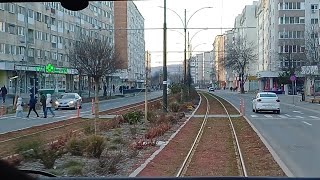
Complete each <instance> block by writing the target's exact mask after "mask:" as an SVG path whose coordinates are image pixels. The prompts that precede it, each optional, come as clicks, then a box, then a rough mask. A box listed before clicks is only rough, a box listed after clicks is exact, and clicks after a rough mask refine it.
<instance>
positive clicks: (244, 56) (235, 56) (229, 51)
mask: <svg viewBox="0 0 320 180" xmlns="http://www.w3.org/2000/svg"><path fill="white" fill-rule="evenodd" d="M225 49H226V51H225V58H224V60H223V61H221V63H222V64H223V65H224V66H225V67H226V68H229V69H233V70H235V71H236V72H237V73H238V74H239V77H240V78H241V79H240V90H241V91H240V92H241V93H244V83H245V81H246V77H247V73H248V72H247V71H248V69H249V65H250V64H251V63H255V61H256V60H257V59H258V54H257V53H256V52H255V47H254V44H253V42H247V40H246V38H241V37H239V38H237V39H235V41H234V42H233V43H228V44H226V47H225Z"/></svg>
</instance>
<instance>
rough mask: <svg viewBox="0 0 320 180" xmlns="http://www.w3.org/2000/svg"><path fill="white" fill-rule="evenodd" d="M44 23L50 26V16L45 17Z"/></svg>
mask: <svg viewBox="0 0 320 180" xmlns="http://www.w3.org/2000/svg"><path fill="white" fill-rule="evenodd" d="M44 22H45V23H46V24H49V16H47V15H44Z"/></svg>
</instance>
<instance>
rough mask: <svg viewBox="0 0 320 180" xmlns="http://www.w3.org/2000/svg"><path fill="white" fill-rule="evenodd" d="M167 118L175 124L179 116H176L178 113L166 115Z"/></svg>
mask: <svg viewBox="0 0 320 180" xmlns="http://www.w3.org/2000/svg"><path fill="white" fill-rule="evenodd" d="M167 119H168V121H169V122H170V123H171V124H177V123H178V120H179V117H178V115H170V116H168V117H167Z"/></svg>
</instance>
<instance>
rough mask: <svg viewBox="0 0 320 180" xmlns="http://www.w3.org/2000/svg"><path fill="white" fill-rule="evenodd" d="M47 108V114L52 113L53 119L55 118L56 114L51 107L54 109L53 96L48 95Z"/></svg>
mask: <svg viewBox="0 0 320 180" xmlns="http://www.w3.org/2000/svg"><path fill="white" fill-rule="evenodd" d="M46 106H47V113H48V111H50V112H51V114H52V117H54V116H55V114H54V112H53V111H52V109H51V107H52V98H51V94H47V100H46Z"/></svg>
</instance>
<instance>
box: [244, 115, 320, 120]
mask: <svg viewBox="0 0 320 180" xmlns="http://www.w3.org/2000/svg"><path fill="white" fill-rule="evenodd" d="M250 117H251V118H256V119H314V120H320V117H318V116H308V115H289V114H283V115H278V114H272V115H271V114H259V115H257V114H252V115H250Z"/></svg>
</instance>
